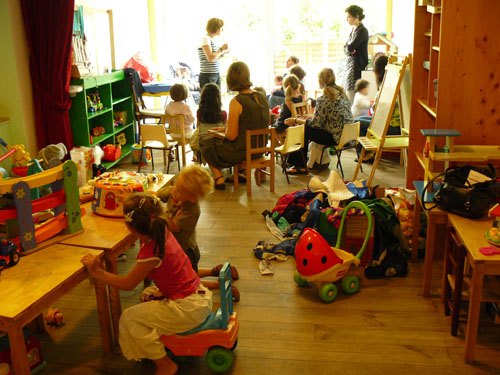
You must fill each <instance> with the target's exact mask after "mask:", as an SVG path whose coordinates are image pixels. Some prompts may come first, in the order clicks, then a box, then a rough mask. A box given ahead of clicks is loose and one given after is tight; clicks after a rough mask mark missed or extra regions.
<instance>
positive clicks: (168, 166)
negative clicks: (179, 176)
mask: <svg viewBox="0 0 500 375" xmlns="http://www.w3.org/2000/svg"><path fill="white" fill-rule="evenodd" d="M171 153H172V149H171V148H169V149H168V163H167V174H169V173H170V162H171V160H170V154H171Z"/></svg>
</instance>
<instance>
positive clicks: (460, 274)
mask: <svg viewBox="0 0 500 375" xmlns="http://www.w3.org/2000/svg"><path fill="white" fill-rule="evenodd" d="M454 246H455V249H456V262H457V267H456V269H455V290H454V291H453V307H452V312H451V335H452V336H456V335H457V331H458V323H459V318H460V303H461V302H462V284H463V281H464V262H465V248H464V247H463V246H462V245H461V244H454Z"/></svg>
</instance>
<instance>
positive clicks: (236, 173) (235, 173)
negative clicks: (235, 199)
mask: <svg viewBox="0 0 500 375" xmlns="http://www.w3.org/2000/svg"><path fill="white" fill-rule="evenodd" d="M239 174H240V171H239V166H238V164H236V165H235V166H234V167H233V184H234V190H236V189H238V183H239V178H238V176H239ZM247 182H248V181H247Z"/></svg>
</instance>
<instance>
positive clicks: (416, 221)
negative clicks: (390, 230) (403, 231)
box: [411, 198, 422, 262]
mask: <svg viewBox="0 0 500 375" xmlns="http://www.w3.org/2000/svg"><path fill="white" fill-rule="evenodd" d="M421 212H422V207H421V206H420V201H419V200H418V198H417V199H415V207H414V211H413V232H412V240H411V261H412V262H416V261H417V260H418V238H419V234H420V215H421Z"/></svg>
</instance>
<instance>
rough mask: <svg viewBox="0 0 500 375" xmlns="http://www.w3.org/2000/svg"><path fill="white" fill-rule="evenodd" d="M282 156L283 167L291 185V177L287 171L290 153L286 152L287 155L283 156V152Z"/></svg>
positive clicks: (287, 180)
mask: <svg viewBox="0 0 500 375" xmlns="http://www.w3.org/2000/svg"><path fill="white" fill-rule="evenodd" d="M280 157H281V167H282V168H283V173H284V174H285V176H286V182H288V184H289V185H290V177H288V173H287V171H286V169H287V167H288V154H286V155H285V157H283V154H280Z"/></svg>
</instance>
